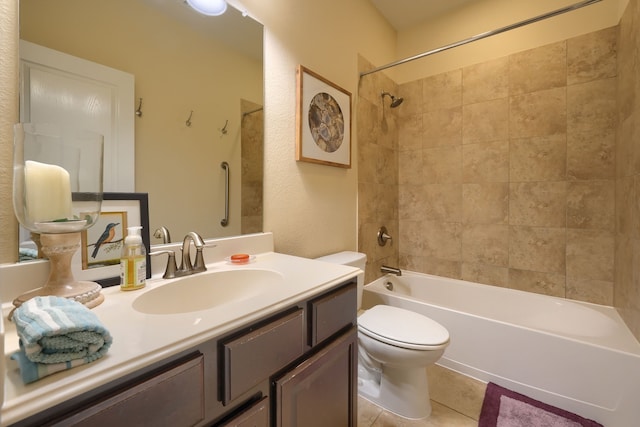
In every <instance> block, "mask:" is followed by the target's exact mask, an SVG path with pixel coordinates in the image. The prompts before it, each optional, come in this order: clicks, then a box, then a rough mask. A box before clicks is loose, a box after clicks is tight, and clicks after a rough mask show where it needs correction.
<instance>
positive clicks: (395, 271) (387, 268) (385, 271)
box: [380, 265, 402, 276]
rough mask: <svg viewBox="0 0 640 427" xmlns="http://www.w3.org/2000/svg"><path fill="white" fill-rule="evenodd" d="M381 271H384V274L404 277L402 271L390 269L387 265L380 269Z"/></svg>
mask: <svg viewBox="0 0 640 427" xmlns="http://www.w3.org/2000/svg"><path fill="white" fill-rule="evenodd" d="M380 271H382V272H383V273H391V274H395V275H396V276H402V270H400V269H399V268H395V267H389V266H387V265H383V266H382V267H380Z"/></svg>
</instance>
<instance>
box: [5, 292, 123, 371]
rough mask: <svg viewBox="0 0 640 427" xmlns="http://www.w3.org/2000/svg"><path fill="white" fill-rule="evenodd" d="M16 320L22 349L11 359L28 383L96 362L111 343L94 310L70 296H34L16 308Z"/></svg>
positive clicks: (14, 319) (107, 332)
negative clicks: (14, 361)
mask: <svg viewBox="0 0 640 427" xmlns="http://www.w3.org/2000/svg"><path fill="white" fill-rule="evenodd" d="M13 321H14V322H15V324H16V331H17V333H18V337H19V338H20V350H18V351H17V352H16V353H14V354H13V355H12V356H11V358H12V359H14V360H17V361H18V363H19V364H20V372H21V374H22V380H23V381H24V382H25V383H30V382H33V381H36V380H38V379H40V378H42V377H44V376H47V375H51V374H53V373H55V372H59V371H62V370H67V369H71V368H73V367H76V366H80V365H84V364H86V363H90V362H93V361H94V360H97V359H99V358H101V357H102V356H104V354H105V353H106V352H107V350H108V349H109V347H110V346H111V342H112V338H111V335H110V334H109V331H107V329H106V328H105V327H104V326H103V325H102V323H100V320H99V319H98V317H97V316H96V315H95V314H94V313H93V312H92V311H90V310H89V309H88V308H87V307H85V306H84V305H82V304H80V303H79V302H76V301H73V300H70V299H67V298H60V297H53V296H46V297H35V298H32V299H30V300H28V301H26V302H25V303H23V304H22V305H21V306H20V307H18V308H17V309H16V310H15V312H14V313H13Z"/></svg>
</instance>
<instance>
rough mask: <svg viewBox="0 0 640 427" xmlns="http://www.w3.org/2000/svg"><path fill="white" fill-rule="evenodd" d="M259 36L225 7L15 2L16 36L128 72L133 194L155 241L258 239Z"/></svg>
mask: <svg viewBox="0 0 640 427" xmlns="http://www.w3.org/2000/svg"><path fill="white" fill-rule="evenodd" d="M262 37H263V28H262V25H261V24H259V23H258V22H256V21H254V20H253V19H251V18H250V17H245V16H243V14H242V13H241V12H240V11H238V10H236V9H234V8H233V7H231V6H230V7H229V8H228V10H227V12H226V13H225V14H224V15H222V16H218V17H208V16H204V15H200V14H198V13H197V12H195V11H194V10H193V9H191V8H190V7H189V6H188V5H187V4H186V2H184V1H183V0H109V1H104V0H57V1H55V2H51V1H49V0H21V1H20V38H21V39H24V40H27V41H29V42H32V43H35V44H38V45H41V46H45V47H48V48H51V49H54V50H57V51H61V52H64V53H67V54H70V55H73V56H76V57H80V58H84V59H86V60H89V61H92V62H95V63H99V64H102V65H106V66H108V67H111V68H114V69H117V70H121V71H124V72H126V73H130V74H132V75H133V76H134V78H135V93H134V94H133V97H132V102H134V103H135V106H134V108H135V110H136V117H135V187H134V188H135V191H136V192H146V193H149V211H150V218H149V220H150V221H149V224H150V226H149V228H150V233H151V235H152V238H151V243H152V244H156V243H162V240H161V239H159V238H154V237H153V235H154V231H155V230H157V229H159V228H161V227H166V228H167V229H168V230H169V231H170V233H171V237H172V240H173V241H180V240H181V239H182V237H183V236H184V235H185V234H186V233H187V232H189V231H196V232H198V233H200V234H201V235H202V236H203V237H219V236H230V235H237V234H243V233H251V232H257V231H262V137H263V128H264V125H263V118H262V117H263V114H262V104H263V101H262V100H263V68H262ZM223 162H226V163H228V164H229V169H228V170H229V176H228V179H229V193H228V194H229V205H228V211H229V220H228V225H227V226H224V225H222V223H223V222H224V221H222V220H223V218H224V216H225V205H224V200H225V177H226V176H225V173H226V170H225V169H224V168H222V167H221V166H222V163H223ZM104 191H121V190H120V189H110V188H105V189H104Z"/></svg>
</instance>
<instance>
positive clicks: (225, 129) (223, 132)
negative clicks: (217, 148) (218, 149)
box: [218, 120, 229, 138]
mask: <svg viewBox="0 0 640 427" xmlns="http://www.w3.org/2000/svg"><path fill="white" fill-rule="evenodd" d="M228 124H229V120H227V121H226V122H224V126H223V127H222V129H218V130H219V131H220V138H222V137H223V136H224V135H226V134H227V125H228Z"/></svg>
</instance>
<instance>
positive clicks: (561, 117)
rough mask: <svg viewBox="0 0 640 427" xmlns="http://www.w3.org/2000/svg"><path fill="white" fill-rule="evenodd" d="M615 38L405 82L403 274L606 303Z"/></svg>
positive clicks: (594, 36)
mask: <svg viewBox="0 0 640 427" xmlns="http://www.w3.org/2000/svg"><path fill="white" fill-rule="evenodd" d="M616 32H617V29H616V28H615V27H612V28H609V29H606V30H601V31H598V32H595V33H590V34H587V35H584V36H579V37H575V38H571V39H569V40H567V41H562V42H557V43H553V44H550V45H546V46H542V47H539V48H535V49H530V50H526V51H523V52H519V53H516V54H513V55H510V56H508V57H504V58H500V59H496V60H492V61H488V62H483V63H480V64H476V65H472V66H469V67H465V68H462V69H458V70H453V71H449V72H447V73H443V74H438V75H435V76H431V77H427V78H425V79H421V80H417V81H414V82H410V83H406V84H403V85H401V87H400V93H401V95H402V96H404V97H405V103H406V104H407V105H406V107H405V106H404V105H403V107H404V108H403V107H401V109H399V114H400V117H401V118H400V128H404V129H406V130H405V131H403V132H401V133H400V144H399V164H400V167H399V169H400V178H399V183H400V187H399V189H400V190H399V206H400V208H399V219H400V222H399V224H400V243H401V245H400V264H401V265H402V266H403V267H406V268H410V269H412V270H417V271H424V272H430V273H435V274H439V275H443V276H448V277H455V278H462V279H466V280H471V281H476V282H481V283H487V284H492V285H498V286H505V287H510V288H515V289H521V290H526V291H531V292H538V293H542V294H548V295H555V296H560V297H569V298H574V299H579V300H585V301H591V302H597V303H603V304H612V302H613V279H614V275H613V271H614V262H613V254H614V197H613V194H614V188H615V184H614V174H615V148H614V145H615V123H616V99H615V94H616V47H615V46H616Z"/></svg>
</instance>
